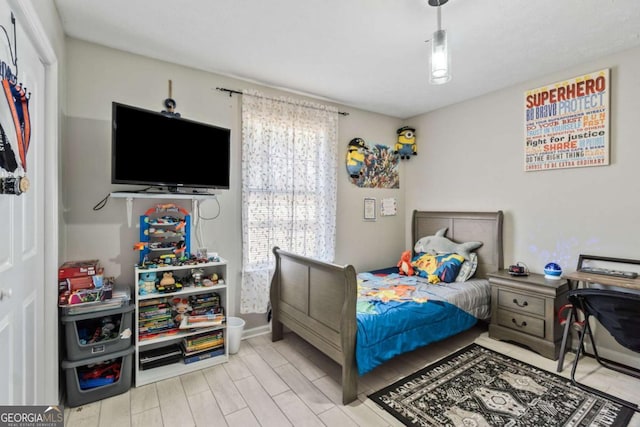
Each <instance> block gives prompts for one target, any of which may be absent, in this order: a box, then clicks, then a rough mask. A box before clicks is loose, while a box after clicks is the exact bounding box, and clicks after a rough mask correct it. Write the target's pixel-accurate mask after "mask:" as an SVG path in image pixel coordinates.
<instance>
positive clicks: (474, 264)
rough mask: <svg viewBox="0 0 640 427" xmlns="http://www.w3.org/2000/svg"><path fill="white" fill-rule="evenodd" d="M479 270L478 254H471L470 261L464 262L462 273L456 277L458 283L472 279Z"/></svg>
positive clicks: (461, 267) (461, 268)
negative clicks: (477, 269)
mask: <svg viewBox="0 0 640 427" xmlns="http://www.w3.org/2000/svg"><path fill="white" fill-rule="evenodd" d="M476 268H478V254H476V253H475V252H471V257H470V259H468V260H464V262H463V263H462V265H461V266H460V272H459V273H458V277H456V282H466V281H467V280H469V279H471V278H472V277H473V275H474V274H475V272H476Z"/></svg>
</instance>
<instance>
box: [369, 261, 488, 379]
mask: <svg viewBox="0 0 640 427" xmlns="http://www.w3.org/2000/svg"><path fill="white" fill-rule="evenodd" d="M396 271H397V269H396ZM483 282H484V281H483ZM469 291H471V293H472V294H477V295H474V296H473V297H472V298H469V297H468V296H466V295H462V297H461V293H465V292H467V293H469ZM478 296H481V297H478ZM488 298H489V287H488V285H485V284H484V283H483V284H482V286H476V285H472V286H466V285H465V284H449V283H442V284H435V285H434V284H429V283H428V282H427V281H426V280H425V279H422V278H420V277H417V276H402V275H399V274H397V273H392V274H385V275H382V274H380V273H377V274H374V273H360V274H358V306H357V315H356V316H357V322H358V332H357V339H356V361H357V364H358V373H359V374H360V375H363V374H365V373H367V372H369V371H371V370H372V369H374V368H375V367H377V366H378V365H380V364H382V363H383V362H385V361H387V360H389V359H391V358H393V357H395V356H397V355H399V354H402V353H406V352H409V351H412V350H415V349H417V348H419V347H422V346H425V345H427V344H430V343H433V342H436V341H440V340H442V339H445V338H447V337H450V336H452V335H455V334H457V333H460V332H462V331H465V330H467V329H469V328H471V327H472V326H473V325H475V324H476V322H477V321H478V318H477V317H476V316H477V315H478V314H477V313H478V312H477V311H474V310H473V309H472V307H471V306H476V305H478V304H480V305H486V304H487V301H488ZM458 305H460V306H462V307H459V306H458ZM472 313H473V314H472ZM474 314H475V315H474Z"/></svg>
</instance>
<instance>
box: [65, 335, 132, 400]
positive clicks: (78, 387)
mask: <svg viewBox="0 0 640 427" xmlns="http://www.w3.org/2000/svg"><path fill="white" fill-rule="evenodd" d="M133 351H134V347H133V346H129V348H127V349H125V350H121V351H117V352H115V353H110V354H105V355H103V356H100V357H93V358H90V359H84V360H76V361H69V360H65V361H63V362H62V364H61V365H62V369H64V370H65V380H66V383H67V406H70V407H75V406H80V405H85V404H87V403H91V402H95V401H97V400H101V399H105V398H107V397H111V396H115V395H118V394H122V393H124V392H126V391H127V390H129V388H130V387H131V359H132V358H133Z"/></svg>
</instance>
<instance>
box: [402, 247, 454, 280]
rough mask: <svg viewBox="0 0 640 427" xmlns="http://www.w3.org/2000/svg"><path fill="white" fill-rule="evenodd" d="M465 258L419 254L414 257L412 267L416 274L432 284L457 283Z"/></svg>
mask: <svg viewBox="0 0 640 427" xmlns="http://www.w3.org/2000/svg"><path fill="white" fill-rule="evenodd" d="M463 261H464V257H463V256H461V255H458V254H442V255H430V254H425V253H419V254H417V255H416V256H414V257H413V260H412V261H411V265H412V266H413V269H414V270H415V274H416V275H417V276H420V277H425V278H427V279H429V282H430V283H438V282H446V283H451V282H455V281H456V277H458V273H459V272H460V267H461V266H462V262H463Z"/></svg>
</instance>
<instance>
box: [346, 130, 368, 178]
mask: <svg viewBox="0 0 640 427" xmlns="http://www.w3.org/2000/svg"><path fill="white" fill-rule="evenodd" d="M365 151H367V145H366V144H365V142H364V139H362V138H353V139H352V140H351V141H349V146H348V148H347V172H349V176H350V177H351V178H354V179H358V178H360V175H361V174H362V173H363V172H364V170H363V168H364V153H365Z"/></svg>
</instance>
